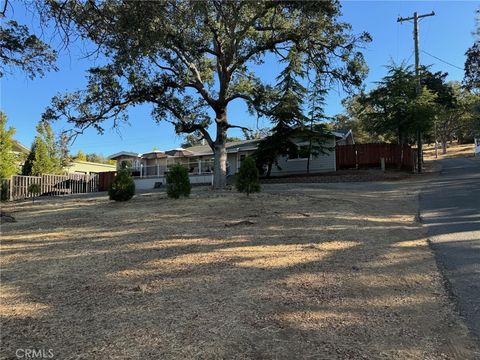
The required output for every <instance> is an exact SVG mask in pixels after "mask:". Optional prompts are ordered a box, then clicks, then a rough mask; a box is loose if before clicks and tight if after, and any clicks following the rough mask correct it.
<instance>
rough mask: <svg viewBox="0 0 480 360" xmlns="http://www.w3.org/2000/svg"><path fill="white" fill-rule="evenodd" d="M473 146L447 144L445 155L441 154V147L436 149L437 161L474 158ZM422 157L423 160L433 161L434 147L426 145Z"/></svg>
mask: <svg viewBox="0 0 480 360" xmlns="http://www.w3.org/2000/svg"><path fill="white" fill-rule="evenodd" d="M474 151H475V145H474V144H457V143H453V144H450V143H449V144H448V147H447V153H446V154H442V147H441V146H440V145H439V147H438V159H446V158H455V157H470V156H474ZM423 156H424V159H425V160H435V145H434V144H428V145H425V147H424V152H423Z"/></svg>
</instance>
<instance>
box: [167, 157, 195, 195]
mask: <svg viewBox="0 0 480 360" xmlns="http://www.w3.org/2000/svg"><path fill="white" fill-rule="evenodd" d="M166 180H167V195H168V197H171V198H174V199H178V198H179V197H180V196H185V197H188V196H189V195H190V190H191V189H192V186H191V185H190V178H189V177H188V171H187V169H186V168H184V167H183V166H182V165H179V164H177V165H174V166H172V167H171V168H170V171H169V172H168V173H167V179H166Z"/></svg>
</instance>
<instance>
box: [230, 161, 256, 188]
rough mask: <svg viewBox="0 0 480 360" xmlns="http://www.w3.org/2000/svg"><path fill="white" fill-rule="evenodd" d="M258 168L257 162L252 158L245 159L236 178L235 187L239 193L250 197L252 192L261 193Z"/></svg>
mask: <svg viewBox="0 0 480 360" xmlns="http://www.w3.org/2000/svg"><path fill="white" fill-rule="evenodd" d="M258 176H259V175H258V168H257V165H256V163H255V160H253V158H251V157H247V158H245V160H243V162H242V165H240V170H239V171H238V174H237V175H236V177H235V187H236V188H237V190H238V191H239V192H244V193H246V194H247V196H248V195H250V193H252V192H259V191H260V181H259V179H258Z"/></svg>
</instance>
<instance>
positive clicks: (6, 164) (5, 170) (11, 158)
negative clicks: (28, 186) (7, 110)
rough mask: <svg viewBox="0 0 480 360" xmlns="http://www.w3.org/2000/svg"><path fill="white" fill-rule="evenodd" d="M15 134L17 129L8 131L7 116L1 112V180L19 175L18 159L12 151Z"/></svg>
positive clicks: (11, 128)
mask: <svg viewBox="0 0 480 360" xmlns="http://www.w3.org/2000/svg"><path fill="white" fill-rule="evenodd" d="M14 134H15V129H14V128H13V127H10V128H8V129H7V116H6V115H5V114H4V113H3V112H1V111H0V159H1V161H0V180H2V179H8V178H9V177H10V176H12V175H15V174H16V173H17V158H16V156H15V154H14V153H13V151H12V150H13V149H12V146H13V135H14Z"/></svg>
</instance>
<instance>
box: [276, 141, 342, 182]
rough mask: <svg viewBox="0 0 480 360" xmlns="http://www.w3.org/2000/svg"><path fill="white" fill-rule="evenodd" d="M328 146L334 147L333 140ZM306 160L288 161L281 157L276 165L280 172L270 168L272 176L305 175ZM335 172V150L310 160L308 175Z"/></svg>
mask: <svg viewBox="0 0 480 360" xmlns="http://www.w3.org/2000/svg"><path fill="white" fill-rule="evenodd" d="M328 146H331V147H334V146H335V139H332V140H331V141H330V144H329V145H328ZM307 161H308V160H307V159H288V158H287V157H282V158H280V159H279V161H278V165H279V166H280V167H281V168H282V170H279V169H277V167H276V166H275V165H273V166H272V172H271V175H272V176H280V175H292V174H300V173H303V174H305V173H306V172H307ZM328 171H335V149H333V150H332V151H327V154H320V155H319V156H317V157H312V158H311V159H310V173H316V172H328Z"/></svg>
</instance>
